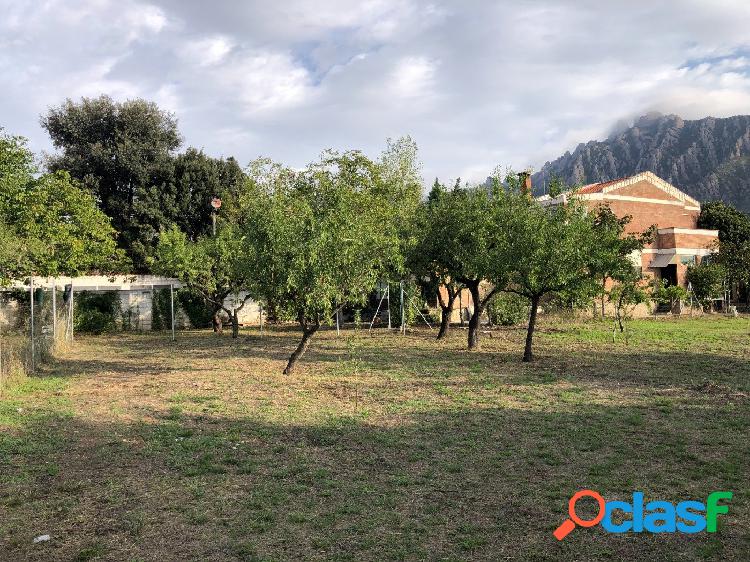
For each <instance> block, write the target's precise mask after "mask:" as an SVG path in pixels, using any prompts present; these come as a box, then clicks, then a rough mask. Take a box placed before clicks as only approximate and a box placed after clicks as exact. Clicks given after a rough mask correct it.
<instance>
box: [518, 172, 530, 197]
mask: <svg viewBox="0 0 750 562" xmlns="http://www.w3.org/2000/svg"><path fill="white" fill-rule="evenodd" d="M518 185H520V186H521V193H523V194H524V195H526V196H527V197H531V174H530V173H529V172H520V173H519V174H518Z"/></svg>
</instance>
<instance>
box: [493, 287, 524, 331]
mask: <svg viewBox="0 0 750 562" xmlns="http://www.w3.org/2000/svg"><path fill="white" fill-rule="evenodd" d="M528 315H529V301H528V299H526V298H524V297H522V296H520V295H516V294H515V293H499V294H498V295H496V296H495V298H493V299H492V300H491V301H490V304H488V305H487V316H488V318H489V320H490V324H496V325H499V326H514V325H516V324H521V323H522V322H525V321H526V319H527V318H528Z"/></svg>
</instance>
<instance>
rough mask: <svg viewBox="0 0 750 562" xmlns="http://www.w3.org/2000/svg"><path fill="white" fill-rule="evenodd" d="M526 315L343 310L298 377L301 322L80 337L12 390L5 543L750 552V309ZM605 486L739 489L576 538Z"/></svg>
mask: <svg viewBox="0 0 750 562" xmlns="http://www.w3.org/2000/svg"><path fill="white" fill-rule="evenodd" d="M524 335H525V334H524V332H523V330H516V329H507V330H498V331H496V332H494V333H493V337H491V338H490V337H488V336H487V335H484V336H483V340H482V348H481V350H480V351H478V352H471V353H470V352H466V351H464V349H463V348H464V345H465V341H464V339H465V332H464V331H461V330H454V332H453V334H452V336H451V337H450V338H449V339H448V340H447V341H445V342H441V343H437V342H435V341H434V340H433V339H432V338H433V337H434V333H431V332H429V331H427V330H418V331H415V332H413V333H411V334H409V335H407V336H400V335H398V334H387V333H385V332H383V331H380V332H377V333H376V334H375V335H374V336H369V335H368V334H367V332H366V331H363V332H354V331H347V332H344V333H342V335H341V337H336V335H335V332H330V331H329V332H324V333H321V334H320V336H316V337H315V339H314V340H313V343H312V346H311V349H310V352H309V353H308V355H307V356H306V357H305V359H304V362H303V363H302V364H301V365H300V367H299V370H298V372H297V373H296V374H295V375H293V376H292V377H285V376H283V375H282V374H281V370H282V368H283V366H284V362H285V359H286V358H287V356H288V354H289V353H290V352H291V350H292V349H293V347H294V345H295V344H296V341H297V338H298V333H297V332H295V331H291V330H289V331H287V330H280V329H279V330H277V331H270V332H268V331H267V332H266V333H265V335H264V336H263V338H262V339H261V338H260V335H259V334H258V333H257V332H256V331H246V332H243V333H242V334H241V337H240V339H239V340H238V341H232V340H231V339H229V338H228V337H220V338H219V337H215V336H214V335H213V334H211V333H207V332H191V333H182V334H179V337H178V341H177V342H176V343H172V342H170V341H169V340H168V337H167V336H166V335H164V334H157V335H153V334H148V335H114V336H108V337H89V338H85V337H84V338H79V339H77V340H76V345H75V347H74V348H73V349H72V350H69V351H67V352H65V353H64V354H62V355H60V356H59V358H58V359H57V360H56V362H55V363H54V364H53V365H51V366H50V368H49V369H48V371H47V372H46V373H45V374H44V376H41V377H36V378H30V379H27V381H26V382H24V383H22V384H20V385H18V386H16V387H14V388H13V389H11V390H8V389H6V390H4V393H3V396H2V400H0V559H2V560H50V559H53V560H93V559H106V560H133V561H135V560H159V561H166V560H182V559H194V560H283V559H288V560H299V559H311V560H322V559H326V560H400V559H407V560H421V559H429V560H503V559H513V560H520V559H525V560H528V559H534V560H536V559H564V560H594V559H597V560H598V559H607V558H611V559H649V560H694V559H707V560H747V559H748V558H749V557H750V505H749V504H748V498H750V320H748V319H747V318H738V319H725V318H708V319H695V320H687V319H686V320H680V321H672V320H659V321H656V320H643V321H637V322H633V323H632V324H631V337H630V343H629V345H628V346H626V345H625V344H624V343H623V342H622V341H618V342H617V343H615V344H613V343H612V342H611V326H610V325H609V324H597V323H590V324H566V323H559V322H552V321H551V320H549V319H547V320H544V321H543V322H542V326H541V329H540V331H539V335H538V338H537V340H536V344H537V347H536V354H537V360H536V361H535V362H534V363H532V364H522V363H521V362H520V356H521V353H522V343H523V338H524ZM584 487H586V488H592V489H594V490H598V491H599V492H601V493H602V494H603V495H604V497H605V498H606V499H629V497H630V494H631V493H632V492H633V491H634V490H642V491H644V492H645V493H646V498H647V500H648V499H666V500H670V501H673V502H678V501H681V500H684V499H698V500H702V501H705V498H706V496H707V495H708V493H709V492H711V491H714V490H730V491H733V492H734V494H735V496H734V499H733V500H732V502H731V504H730V511H729V515H728V516H722V518H721V522H722V523H723V525H722V526H721V527H720V530H719V532H718V533H716V534H707V533H700V534H697V535H682V534H659V535H650V534H627V535H611V534H607V533H605V532H604V531H603V529H602V528H601V527H595V528H592V529H576V530H575V531H574V532H573V533H572V534H571V535H570V536H569V537H568V538H567V539H565V540H564V541H562V542H560V543H558V542H557V541H556V540H555V539H554V538H553V536H552V531H553V530H554V529H555V528H556V527H557V526H558V525H559V524H560V523H561V522H562V521H563V520H564V519H565V518H566V517H567V501H568V498H569V497H570V496H571V495H572V494H573V493H574V492H575V491H577V490H579V489H581V488H584ZM582 507H583V506H582ZM42 534H49V535H51V540H50V541H48V542H42V543H39V544H33V543H32V540H33V539H34V537H36V536H37V535H42Z"/></svg>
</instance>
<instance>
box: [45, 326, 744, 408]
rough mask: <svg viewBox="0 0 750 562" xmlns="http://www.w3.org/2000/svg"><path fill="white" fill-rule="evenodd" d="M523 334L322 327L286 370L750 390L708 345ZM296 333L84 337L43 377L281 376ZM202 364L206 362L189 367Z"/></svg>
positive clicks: (730, 357) (737, 369)
mask: <svg viewBox="0 0 750 562" xmlns="http://www.w3.org/2000/svg"><path fill="white" fill-rule="evenodd" d="M456 332H458V333H456ZM522 332H523V330H520V329H509V330H504V331H500V332H496V336H495V337H494V338H488V337H485V341H484V345H483V348H481V349H480V350H477V351H471V352H469V351H467V350H466V349H465V348H464V347H463V345H464V342H463V335H464V334H463V332H462V331H458V330H454V333H453V334H452V337H451V338H450V339H449V340H447V341H443V342H436V341H434V334H433V333H432V332H428V331H426V330H422V331H417V332H415V333H411V334H409V335H408V336H405V337H402V336H399V335H396V334H389V333H386V332H385V330H375V331H374V332H373V335H370V334H369V333H368V332H367V331H366V330H362V331H350V332H342V335H341V336H340V337H337V336H336V335H335V331H333V330H328V331H323V332H321V333H320V334H318V335H317V336H316V337H315V338H313V340H312V342H311V346H310V348H309V350H308V352H307V353H306V354H305V356H304V357H303V359H302V361H301V363H300V364H299V366H298V371H297V372H296V373H295V375H293V376H295V377H301V376H305V372H306V369H308V368H310V367H309V366H310V365H316V366H317V365H321V364H322V365H328V366H329V367H327V368H328V369H329V371H330V373H331V375H332V376H340V375H342V374H343V375H347V374H352V372H353V371H354V370H355V367H354V364H355V363H356V370H357V371H358V372H360V373H362V372H368V373H373V374H378V375H380V374H384V375H392V376H396V377H412V378H415V379H417V380H427V381H430V380H432V379H435V380H439V379H441V378H443V379H444V378H449V377H457V376H460V377H462V379H463V380H462V384H474V385H485V384H492V383H493V382H494V383H502V384H518V385H525V384H536V383H539V382H545V381H546V382H550V381H554V380H560V379H564V380H568V381H570V382H573V383H575V382H576V381H579V382H589V383H590V382H596V383H599V384H604V385H633V386H647V387H650V388H665V387H678V388H683V389H684V388H688V389H698V390H700V391H703V392H711V391H716V392H721V391H722V388H721V387H726V388H725V389H723V390H726V391H728V392H741V393H745V394H747V393H750V360H748V359H747V358H746V357H744V356H737V355H736V354H726V353H722V352H721V351H716V350H711V351H707V352H701V351H688V350H686V351H680V350H674V349H665V350H658V349H656V350H654V349H642V348H638V347H635V346H631V347H626V346H624V345H618V346H612V345H601V344H596V343H595V344H591V345H588V346H585V347H583V348H580V349H579V348H575V347H569V346H567V347H563V348H561V347H560V345H559V343H558V342H554V341H551V342H550V341H545V340H544V339H543V338H539V339H538V340H537V351H536V355H535V357H536V359H535V361H534V362H533V363H531V364H523V363H522V362H521V361H520V352H521V348H520V345H521V343H520V342H521V341H522V338H523V334H522ZM299 337H300V334H299V333H298V332H297V331H295V330H294V329H293V328H292V327H282V328H277V327H275V328H273V329H272V330H268V329H267V330H266V332H265V335H264V336H263V337H261V336H260V335H259V333H258V332H257V331H255V332H251V333H248V332H247V331H245V332H243V333H242V334H241V336H240V337H239V338H238V339H236V340H235V339H232V338H230V337H228V336H227V335H224V336H216V335H214V334H212V333H210V332H205V331H203V332H199V331H189V332H183V333H181V334H180V335H179V336H178V339H177V341H176V342H171V341H169V340H168V339H167V340H164V339H162V338H161V337H160V336H156V337H155V336H153V335H150V334H148V335H119V336H118V337H114V338H111V337H106V338H88V339H87V340H85V341H86V343H87V344H93V345H95V346H96V349H97V351H98V357H97V358H94V359H91V358H86V359H67V358H65V359H59V360H57V361H55V362H54V363H53V364H52V365H51V366H50V367H49V368H48V371H47V372H48V373H49V374H50V375H51V376H70V375H76V374H80V373H88V374H94V373H97V376H98V377H111V378H116V379H118V380H122V379H123V378H128V377H139V376H158V375H160V374H165V373H171V372H178V371H180V370H190V371H213V370H215V369H217V368H218V369H221V368H222V365H224V364H226V362H228V361H239V362H243V361H247V365H248V367H249V366H251V365H252V364H253V362H254V361H255V360H262V361H264V362H270V363H269V368H272V369H277V370H278V371H279V372H280V371H281V370H282V369H283V366H284V365H285V363H286V361H287V359H288V358H289V354H290V353H291V351H292V350H293V349H294V347H295V346H296V345H297V343H298V338H299ZM517 348H518V349H517ZM100 349H101V351H99V350H100ZM108 357H113V358H116V359H110V358H108ZM123 358H124V359H123ZM203 360H209V361H210V362H213V365H211V366H209V367H198V366H196V364H195V363H196V362H198V361H203ZM316 368H317V367H316ZM717 385H718V387H717ZM745 398H747V397H745Z"/></svg>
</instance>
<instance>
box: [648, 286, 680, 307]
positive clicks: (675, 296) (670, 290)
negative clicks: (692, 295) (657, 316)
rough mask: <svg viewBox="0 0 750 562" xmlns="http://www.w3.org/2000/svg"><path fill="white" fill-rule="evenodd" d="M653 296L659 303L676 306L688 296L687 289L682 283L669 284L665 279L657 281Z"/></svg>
mask: <svg viewBox="0 0 750 562" xmlns="http://www.w3.org/2000/svg"><path fill="white" fill-rule="evenodd" d="M651 298H652V299H653V300H654V301H656V302H657V303H659V304H668V305H669V306H670V307H672V306H674V305H675V304H676V303H677V302H679V301H684V300H685V299H687V298H688V292H687V289H686V288H685V287H683V286H681V285H669V284H667V283H666V282H665V281H664V280H661V281H656V282H655V283H654V289H653V291H652V293H651Z"/></svg>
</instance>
